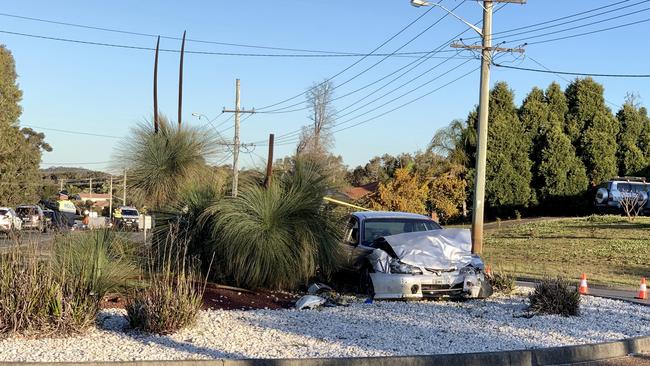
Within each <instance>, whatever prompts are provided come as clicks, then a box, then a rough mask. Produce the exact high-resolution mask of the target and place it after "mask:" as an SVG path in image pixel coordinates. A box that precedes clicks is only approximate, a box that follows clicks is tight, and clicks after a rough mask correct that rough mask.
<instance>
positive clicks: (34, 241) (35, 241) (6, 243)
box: [0, 230, 144, 249]
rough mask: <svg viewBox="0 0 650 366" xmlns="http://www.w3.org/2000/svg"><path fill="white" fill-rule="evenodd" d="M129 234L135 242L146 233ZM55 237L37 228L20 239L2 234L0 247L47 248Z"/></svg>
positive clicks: (140, 239) (24, 231)
mask: <svg viewBox="0 0 650 366" xmlns="http://www.w3.org/2000/svg"><path fill="white" fill-rule="evenodd" d="M129 236H130V238H131V240H133V241H135V242H143V240H144V234H143V233H142V232H131V233H129ZM53 239H54V232H53V231H48V232H47V233H41V232H39V231H36V230H23V231H22V233H21V235H20V238H18V239H11V238H9V237H8V236H7V235H4V234H0V249H5V248H9V247H11V246H12V245H20V246H23V247H24V246H31V245H35V246H36V247H37V248H46V247H47V246H49V245H50V243H52V240H53Z"/></svg>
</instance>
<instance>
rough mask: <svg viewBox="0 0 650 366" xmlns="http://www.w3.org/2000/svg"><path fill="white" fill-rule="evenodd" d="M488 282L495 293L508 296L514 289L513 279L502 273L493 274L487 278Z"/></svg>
mask: <svg viewBox="0 0 650 366" xmlns="http://www.w3.org/2000/svg"><path fill="white" fill-rule="evenodd" d="M488 281H490V285H492V289H493V290H494V291H495V292H501V293H504V294H509V293H511V292H512V291H513V290H514V289H515V279H514V277H512V276H511V275H509V274H507V273H504V272H493V273H492V274H491V275H489V276H488Z"/></svg>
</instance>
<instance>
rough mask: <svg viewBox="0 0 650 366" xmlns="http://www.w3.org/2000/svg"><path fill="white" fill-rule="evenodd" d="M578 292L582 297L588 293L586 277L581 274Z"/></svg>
mask: <svg viewBox="0 0 650 366" xmlns="http://www.w3.org/2000/svg"><path fill="white" fill-rule="evenodd" d="M578 292H579V293H580V294H582V295H586V294H588V293H589V287H588V286H587V275H586V274H584V273H583V274H582V277H580V287H578Z"/></svg>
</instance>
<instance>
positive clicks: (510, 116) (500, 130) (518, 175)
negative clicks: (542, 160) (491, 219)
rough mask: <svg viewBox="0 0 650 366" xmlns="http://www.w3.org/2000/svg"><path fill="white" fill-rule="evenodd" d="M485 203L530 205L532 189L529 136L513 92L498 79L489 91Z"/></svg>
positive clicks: (497, 205)
mask: <svg viewBox="0 0 650 366" xmlns="http://www.w3.org/2000/svg"><path fill="white" fill-rule="evenodd" d="M487 145H488V153H487V169H486V187H485V190H486V202H487V204H488V205H489V206H491V208H505V207H527V206H528V205H530V204H531V203H533V202H534V192H533V189H532V188H531V179H532V173H531V168H532V162H531V161H530V159H529V156H528V151H529V148H530V139H529V138H528V135H527V133H526V129H525V128H524V126H523V125H522V123H521V121H520V120H519V116H518V113H517V107H516V106H515V104H514V95H513V93H512V91H511V90H510V89H509V87H508V84H506V83H505V82H499V83H497V84H496V85H495V86H494V89H492V91H491V93H490V113H489V129H488V141H487Z"/></svg>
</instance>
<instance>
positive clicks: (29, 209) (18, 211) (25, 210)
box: [16, 207, 36, 216]
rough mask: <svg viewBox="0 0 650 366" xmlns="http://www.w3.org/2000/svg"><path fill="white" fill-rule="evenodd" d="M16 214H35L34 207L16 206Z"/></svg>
mask: <svg viewBox="0 0 650 366" xmlns="http://www.w3.org/2000/svg"><path fill="white" fill-rule="evenodd" d="M16 214H17V215H19V216H27V215H35V214H36V212H34V208H32V207H18V208H16Z"/></svg>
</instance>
